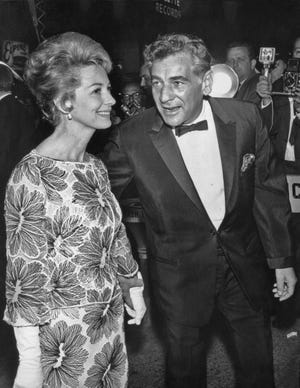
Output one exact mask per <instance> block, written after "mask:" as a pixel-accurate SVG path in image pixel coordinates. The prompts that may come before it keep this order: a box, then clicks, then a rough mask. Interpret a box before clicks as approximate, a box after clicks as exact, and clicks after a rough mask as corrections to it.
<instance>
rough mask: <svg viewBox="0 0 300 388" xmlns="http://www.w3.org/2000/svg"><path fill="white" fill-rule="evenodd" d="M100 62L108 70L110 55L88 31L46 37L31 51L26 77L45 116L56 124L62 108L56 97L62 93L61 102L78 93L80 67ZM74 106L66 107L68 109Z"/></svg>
mask: <svg viewBox="0 0 300 388" xmlns="http://www.w3.org/2000/svg"><path fill="white" fill-rule="evenodd" d="M92 64H95V65H100V66H102V67H103V69H104V70H105V71H106V72H107V73H109V72H110V71H111V68H112V63H111V59H110V57H109V55H108V53H107V52H106V51H105V49H104V48H103V47H102V45H101V44H100V43H98V42H96V41H94V40H93V39H91V38H90V37H88V36H86V35H82V34H79V33H77V32H65V33H63V34H60V35H55V36H52V37H50V38H49V39H46V40H45V41H43V42H42V43H41V44H39V46H38V47H37V48H36V50H35V51H33V52H32V53H31V55H30V56H29V59H28V61H27V64H26V67H25V71H24V78H25V81H26V82H27V85H28V87H29V89H30V91H31V92H32V94H33V95H34V96H35V98H36V101H37V103H38V105H39V106H40V108H41V110H42V112H43V114H44V115H45V118H46V119H47V120H49V121H50V122H51V123H52V124H53V125H54V126H55V125H57V124H58V123H59V120H60V112H59V110H58V108H57V107H56V105H55V103H54V100H55V99H56V98H57V97H58V96H61V103H62V104H64V102H65V101H66V100H67V99H73V98H74V97H75V89H77V88H78V87H79V86H80V83H81V79H80V69H82V68H83V67H86V66H89V65H92ZM71 110H72V107H71V108H70V107H68V110H67V109H66V111H67V113H69V112H70V111H71Z"/></svg>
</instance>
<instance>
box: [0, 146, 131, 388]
mask: <svg viewBox="0 0 300 388" xmlns="http://www.w3.org/2000/svg"><path fill="white" fill-rule="evenodd" d="M5 214H6V228H7V275H6V299H7V305H6V310H5V313H4V320H5V321H6V322H7V323H9V324H10V325H13V326H29V325H38V326H39V329H40V344H41V352H42V359H41V362H42V369H43V375H44V385H43V387H45V388H46V387H47V388H54V387H55V388H60V387H62V388H76V387H79V388H81V387H88V388H102V387H103V388H119V387H120V388H123V387H126V386H127V374H128V360H127V352H126V347H125V339H124V327H123V315H124V308H123V298H122V293H121V289H120V286H119V282H118V275H122V276H125V277H132V276H134V275H135V274H136V273H137V271H138V266H137V263H136V261H135V260H134V259H133V257H132V253H131V249H130V245H129V242H128V239H127V236H126V233H125V228H124V225H123V224H122V222H121V217H122V215H121V210H120V207H119V205H118V202H117V200H116V199H115V197H114V195H113V194H112V192H111V190H110V185H109V181H108V175H107V171H106V168H105V166H104V164H103V163H102V162H101V160H99V159H97V158H95V157H93V156H92V155H90V154H87V153H86V154H85V161H84V162H67V161H58V160H54V159H51V158H47V157H44V156H41V155H39V154H38V153H37V152H36V151H35V150H33V151H31V152H30V153H29V154H28V155H27V156H25V157H24V158H23V159H22V161H21V162H20V163H19V164H18V165H17V166H16V168H15V169H14V171H13V173H12V175H11V178H10V180H9V183H8V186H7V191H6V201H5Z"/></svg>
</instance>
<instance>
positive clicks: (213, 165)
mask: <svg viewBox="0 0 300 388" xmlns="http://www.w3.org/2000/svg"><path fill="white" fill-rule="evenodd" d="M201 120H207V124H208V130H204V131H192V132H188V133H186V134H184V135H182V136H180V137H178V136H176V135H175V130H173V131H172V132H173V134H174V136H175V138H176V141H177V144H178V146H179V149H180V152H181V155H182V157H183V160H184V163H185V165H186V168H187V170H188V172H189V174H190V176H191V179H192V181H193V183H194V186H195V188H196V190H197V192H198V195H199V197H200V199H201V201H202V203H203V205H204V207H205V210H206V212H207V214H208V215H209V217H210V219H211V221H212V223H213V224H214V226H215V228H216V229H218V228H219V226H220V224H221V222H222V220H223V218H224V215H225V194H224V180H223V170H222V162H221V156H220V150H219V144H218V139H217V134H216V127H215V122H214V118H213V114H212V110H211V107H210V104H209V102H208V101H206V100H204V101H203V107H202V111H201V113H200V115H199V116H198V117H197V119H196V120H195V121H194V122H193V123H192V124H194V123H197V122H199V121H201Z"/></svg>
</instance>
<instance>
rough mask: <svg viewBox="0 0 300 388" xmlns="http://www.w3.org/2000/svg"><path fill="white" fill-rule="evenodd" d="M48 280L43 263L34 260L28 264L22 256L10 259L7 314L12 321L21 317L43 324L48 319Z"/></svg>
mask: <svg viewBox="0 0 300 388" xmlns="http://www.w3.org/2000/svg"><path fill="white" fill-rule="evenodd" d="M46 280H47V278H46V275H45V274H43V273H42V265H41V263H39V262H37V261H34V262H30V263H29V264H26V262H25V260H23V259H22V258H16V259H15V260H14V261H13V262H12V261H11V260H10V259H8V263H7V275H6V300H7V311H6V314H7V315H8V316H9V320H10V321H11V322H12V323H17V321H18V318H19V317H20V318H23V319H25V320H26V321H27V322H28V323H31V324H33V325H36V324H42V323H44V322H45V321H46V320H47V319H48V316H46V314H47V313H48V310H49V309H48V306H47V297H48V294H47V292H46V290H45V284H46ZM43 317H44V318H43Z"/></svg>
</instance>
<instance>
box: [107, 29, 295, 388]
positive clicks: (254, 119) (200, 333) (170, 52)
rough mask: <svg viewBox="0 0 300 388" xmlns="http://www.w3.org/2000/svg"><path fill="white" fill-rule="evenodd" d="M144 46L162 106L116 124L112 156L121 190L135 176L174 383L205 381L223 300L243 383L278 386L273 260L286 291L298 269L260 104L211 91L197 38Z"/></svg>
mask: <svg viewBox="0 0 300 388" xmlns="http://www.w3.org/2000/svg"><path fill="white" fill-rule="evenodd" d="M144 56H145V61H146V63H147V64H148V66H149V68H150V71H151V78H152V92H153V97H154V101H155V105H156V107H155V108H152V109H149V110H146V111H145V112H143V113H142V114H140V115H138V116H136V117H134V118H132V119H131V120H128V121H127V122H125V123H123V124H122V125H121V126H120V128H119V129H117V130H116V133H115V134H114V138H113V139H112V141H111V142H110V143H108V145H107V148H106V162H107V166H108V169H109V174H110V178H111V183H112V188H113V190H114V192H115V193H116V195H117V196H118V197H119V198H121V197H122V192H123V191H124V189H125V188H126V186H127V185H128V184H129V182H130V181H131V180H132V179H135V182H136V185H137V190H138V193H139V197H140V200H141V203H142V206H143V209H144V212H145V222H146V226H147V228H148V237H149V240H148V243H149V249H150V250H151V259H150V271H151V279H152V287H153V289H154V291H155V292H156V296H157V302H158V304H159V307H160V309H161V312H162V316H163V317H164V324H165V328H166V334H165V339H166V342H167V366H166V382H167V386H168V387H169V388H199V387H201V388H202V387H205V386H206V373H205V350H206V349H205V348H206V347H205V345H206V339H207V330H208V328H209V324H210V321H211V318H212V314H213V311H214V310H215V309H218V310H219V311H220V312H221V314H222V315H223V317H224V320H225V322H226V323H227V325H228V327H229V332H230V335H231V339H232V342H233V344H234V347H235V350H236V355H237V360H238V361H237V364H236V367H237V379H238V383H239V386H240V387H242V388H250V387H251V388H254V387H256V388H262V387H264V388H271V387H272V388H273V372H272V344H271V335H270V327H269V325H268V324H267V318H266V315H265V313H264V309H263V305H264V294H265V290H266V275H267V273H268V268H267V264H266V263H268V265H269V267H270V268H273V269H275V274H276V279H277V288H276V287H275V296H277V297H279V299H280V300H284V299H286V298H289V297H290V296H291V295H292V294H293V290H294V286H295V283H296V278H295V275H294V271H293V268H292V258H291V246H290V238H289V234H288V226H287V225H288V218H289V203H288V198H287V193H286V182H285V178H284V176H283V175H282V174H281V172H280V170H279V167H278V165H277V162H276V159H274V157H273V156H274V155H273V152H272V148H271V147H270V142H269V140H268V134H267V131H266V129H265V128H264V127H263V125H262V121H261V117H260V114H259V113H258V110H257V108H256V106H255V105H254V104H249V103H245V102H241V101H237V100H232V99H213V98H211V99H208V100H206V99H204V98H203V97H204V96H206V95H208V94H209V92H210V90H211V82H212V78H211V74H210V71H209V69H210V63H211V57H210V55H209V53H208V51H207V49H206V47H205V45H204V43H203V41H202V40H201V39H199V38H197V37H189V36H187V35H180V34H178V35H177V34H171V35H165V36H162V37H159V38H158V39H157V41H155V42H154V43H152V44H150V45H149V46H148V47H146V49H145V52H144ZM194 123H198V126H197V128H195V126H191V125H192V124H194ZM193 129H195V130H193ZM196 129H199V130H196ZM275 209H276V211H274V210H275ZM264 251H265V253H264ZM265 254H266V257H267V259H266V258H265Z"/></svg>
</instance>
